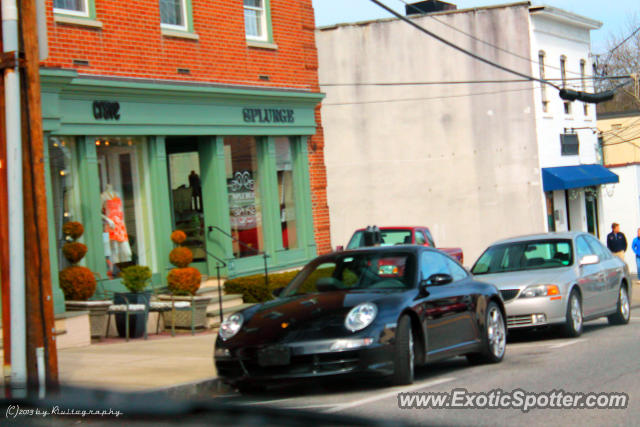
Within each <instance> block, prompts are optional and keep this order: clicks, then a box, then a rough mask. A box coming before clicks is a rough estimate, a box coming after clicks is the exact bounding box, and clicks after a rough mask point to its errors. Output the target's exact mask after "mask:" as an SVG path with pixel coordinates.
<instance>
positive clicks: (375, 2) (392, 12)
mask: <svg viewBox="0 0 640 427" xmlns="http://www.w3.org/2000/svg"><path fill="white" fill-rule="evenodd" d="M370 1H371V2H372V3H374V4H376V5H378V6H380V7H381V8H383V9H384V10H386V11H387V12H389V13H391V14H392V15H394V16H395V17H396V18H398V19H400V20H402V21H404V22H406V23H407V24H409V25H411V26H412V27H415V28H416V29H418V30H419V31H421V32H423V33H425V34H427V35H428V36H431V37H433V38H434V39H436V40H438V41H439V42H441V43H444V44H446V45H447V46H449V47H451V48H453V49H455V50H457V51H459V52H462V53H464V54H465V55H468V56H470V57H472V58H474V59H476V60H478V61H480V62H484V63H485V64H487V65H490V66H492V67H494V68H497V69H499V70H502V71H505V72H507V73H511V74H513V75H516V76H518V77H522V78H524V79H527V80H530V81H535V82H539V83H542V84H546V85H549V86H552V87H554V88H556V89H557V90H560V87H559V86H557V85H555V84H553V83H551V82H549V81H547V80H543V79H539V78H537V77H533V76H529V75H527V74H524V73H521V72H519V71H516V70H513V69H511V68H508V67H505V66H504V65H500V64H498V63H497V62H493V61H491V60H489V59H486V58H484V57H482V56H480V55H477V54H475V53H473V52H471V51H468V50H466V49H464V48H462V47H460V46H458V45H456V44H454V43H452V42H450V41H449V40H447V39H444V38H442V37H440V36H439V35H437V34H435V33H433V32H431V31H429V30H427V29H426V28H424V27H423V26H421V25H418V24H416V23H415V22H413V21H412V20H410V19H408V18H407V17H405V16H403V15H402V14H400V13H398V12H396V11H395V10H393V9H392V8H390V7H389V6H387V5H386V4H384V3H382V2H380V1H378V0H370Z"/></svg>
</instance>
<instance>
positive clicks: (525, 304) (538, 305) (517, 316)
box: [504, 295, 567, 329]
mask: <svg viewBox="0 0 640 427" xmlns="http://www.w3.org/2000/svg"><path fill="white" fill-rule="evenodd" d="M504 307H505V310H506V312H507V328H509V329H517V328H532V327H534V328H535V327H540V326H546V325H551V324H557V323H564V322H565V321H566V313H567V303H566V297H565V296H560V295H554V296H549V297H535V298H515V299H512V300H511V301H507V302H506V303H505V304H504ZM542 317H544V320H542V319H541V318H542Z"/></svg>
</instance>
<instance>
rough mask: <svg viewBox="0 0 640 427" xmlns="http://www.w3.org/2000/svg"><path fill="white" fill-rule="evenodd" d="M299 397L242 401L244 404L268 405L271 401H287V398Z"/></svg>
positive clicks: (290, 398) (288, 398)
mask: <svg viewBox="0 0 640 427" xmlns="http://www.w3.org/2000/svg"><path fill="white" fill-rule="evenodd" d="M293 399H297V397H287V398H286V399H275V400H258V401H256V402H242V404H243V405H268V404H270V403H276V402H286V401H287V400H293Z"/></svg>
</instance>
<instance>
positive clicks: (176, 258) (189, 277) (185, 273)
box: [167, 230, 202, 295]
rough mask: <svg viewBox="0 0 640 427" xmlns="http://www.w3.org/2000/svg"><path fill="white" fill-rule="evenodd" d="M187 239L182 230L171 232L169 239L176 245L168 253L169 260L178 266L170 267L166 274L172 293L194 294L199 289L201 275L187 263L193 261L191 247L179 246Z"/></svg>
mask: <svg viewBox="0 0 640 427" xmlns="http://www.w3.org/2000/svg"><path fill="white" fill-rule="evenodd" d="M186 240H187V235H186V234H185V233H184V231H182V230H175V231H174V232H173V233H171V241H172V242H173V243H175V244H176V245H177V246H176V247H175V248H173V250H172V251H171V253H169V261H170V262H171V264H173V265H175V266H176V267H178V268H174V269H172V270H171V271H170V272H169V274H168V275H167V283H168V288H169V290H170V291H171V293H172V294H173V295H195V294H196V292H197V291H198V289H200V283H201V281H202V275H201V274H200V272H199V271H198V270H197V269H196V268H193V267H189V264H191V262H192V261H193V252H191V249H189V248H187V247H184V246H180V245H181V244H182V243H184V242H185V241H186Z"/></svg>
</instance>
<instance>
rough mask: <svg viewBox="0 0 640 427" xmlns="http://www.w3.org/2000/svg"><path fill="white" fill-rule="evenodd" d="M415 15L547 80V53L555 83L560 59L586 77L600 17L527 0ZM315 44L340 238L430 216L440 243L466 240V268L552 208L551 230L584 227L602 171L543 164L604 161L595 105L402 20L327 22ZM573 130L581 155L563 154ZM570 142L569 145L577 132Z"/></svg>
mask: <svg viewBox="0 0 640 427" xmlns="http://www.w3.org/2000/svg"><path fill="white" fill-rule="evenodd" d="M412 19H414V20H415V22H416V23H418V24H419V25H421V26H423V27H425V28H428V29H429V30H431V31H432V32H434V33H436V34H438V35H440V36H441V37H444V38H445V39H447V40H450V41H452V42H453V43H455V44H457V45H459V46H461V47H463V48H465V49H468V50H471V51H473V52H474V53H476V54H478V55H480V56H482V57H484V58H487V59H490V60H492V61H494V62H497V63H499V64H501V65H503V66H505V67H509V68H511V69H513V70H516V71H518V72H520V73H523V74H527V75H536V76H537V75H539V73H540V72H541V70H540V67H539V65H538V62H537V61H538V52H539V51H543V52H544V57H545V67H544V73H545V74H546V78H557V79H559V80H558V82H559V85H561V80H560V79H561V73H560V70H559V69H560V66H561V65H560V64H561V57H563V56H564V57H565V58H566V60H565V62H564V67H565V69H566V74H567V85H569V84H573V83H574V80H569V78H570V76H571V77H579V76H580V74H579V73H581V72H582V71H581V62H580V61H581V60H584V73H585V74H586V75H588V74H589V71H588V70H591V65H590V64H591V62H590V57H589V31H590V30H592V29H595V28H599V26H600V23H599V22H597V21H592V20H590V19H587V18H583V17H579V16H576V15H572V14H569V13H567V12H564V11H560V10H558V9H554V8H547V7H531V5H530V3H529V2H521V3H515V4H509V5H499V6H489V7H483V8H475V9H467V10H457V11H443V12H438V13H432V14H428V15H426V14H422V15H415V16H412ZM316 41H317V44H318V55H319V66H320V84H321V86H322V90H323V91H324V92H325V93H326V94H327V96H326V99H325V100H324V102H323V107H322V116H323V117H322V120H323V123H324V134H325V162H326V165H327V176H328V185H327V193H328V201H329V208H330V211H331V236H332V243H333V245H334V246H335V245H340V244H344V243H346V241H347V239H348V238H349V236H350V235H351V233H352V232H353V230H354V229H356V228H359V227H362V226H364V225H367V224H377V225H381V226H383V225H426V226H429V227H430V228H431V230H432V232H433V234H434V237H435V240H436V243H438V244H439V245H440V246H462V248H463V250H464V251H465V260H466V261H467V264H470V263H472V262H473V261H474V260H475V259H476V258H477V257H478V256H479V255H480V253H481V251H482V250H484V249H485V248H486V247H487V246H488V245H489V244H490V243H491V242H493V241H494V240H496V239H499V238H502V237H507V236H512V235H518V234H525V233H533V232H541V231H546V230H547V229H549V225H550V224H549V223H548V217H547V213H546V212H547V210H549V211H550V213H551V214H552V215H554V216H555V220H554V221H553V223H552V227H551V228H553V227H555V228H556V229H557V230H563V229H566V228H567V227H570V228H571V229H584V230H587V223H588V221H587V213H586V212H587V209H586V206H587V201H586V198H587V196H588V194H587V193H590V191H589V190H587V189H586V188H585V187H586V186H587V185H584V184H585V182H586V184H588V186H590V185H592V184H593V185H596V189H597V188H598V187H597V184H598V183H599V182H600V180H599V179H594V177H593V176H588V177H587V178H588V179H587V180H586V181H584V180H583V181H582V182H578V183H576V182H571V179H570V178H571V176H572V175H575V174H572V172H575V171H576V169H573V168H572V169H570V170H568V173H567V172H566V171H565V170H556V169H547V168H554V167H564V166H570V167H580V166H579V165H582V164H590V163H596V160H597V157H596V147H597V146H596V143H597V138H596V137H595V135H592V134H591V130H589V129H591V128H594V127H595V125H596V123H595V111H594V108H593V106H589V107H588V108H587V111H586V114H585V110H584V109H583V106H582V105H581V104H580V103H578V102H574V103H573V104H572V105H570V107H568V108H571V110H570V111H567V113H565V111H564V108H565V106H564V104H563V103H562V101H561V100H560V98H559V97H558V92H557V90H555V89H553V88H550V87H548V88H546V89H545V90H544V91H545V93H544V94H543V90H542V89H541V88H540V84H538V83H535V84H534V83H532V82H530V81H523V80H522V79H519V78H518V77H517V76H514V75H512V74H509V73H507V72H505V71H502V70H499V69H496V68H494V67H491V66H489V65H487V64H484V63H482V62H479V61H477V60H475V59H472V58H470V57H469V56H467V55H464V54H462V53H460V52H458V51H455V50H453V49H451V48H450V47H448V46H445V45H444V44H442V43H440V42H438V41H436V40H434V39H432V38H430V37H428V36H426V35H424V34H421V33H420V32H418V31H417V30H416V29H415V28H413V27H412V26H410V25H408V24H407V23H405V22H402V21H401V20H399V19H384V20H376V21H368V22H360V23H354V24H340V25H336V26H331V27H326V28H320V29H318V31H317V35H316ZM575 73H578V74H575ZM506 80H509V81H508V82H506ZM477 81H482V83H469V82H477ZM580 81H581V80H576V81H575V82H578V83H579V82H580ZM446 82H457V83H455V84H446ZM543 96H545V98H544V99H543ZM543 100H544V101H545V103H546V104H545V105H546V106H545V109H544V110H543V107H542V105H543V104H542V103H543ZM565 128H567V130H566V131H565ZM577 128H580V129H577ZM583 128H589V129H583ZM571 129H575V133H576V134H577V137H578V140H579V149H578V154H576V155H574V154H571V155H562V153H563V152H562V146H563V144H561V142H560V135H562V134H572V133H573V131H571ZM565 140H566V141H565V142H566V144H565V147H564V148H565V150H567V149H568V150H569V151H568V152H571V151H570V149H571V148H575V147H569V145H571V144H570V142H571V141H575V137H573V136H570V137H565ZM565 152H566V151H565ZM541 168H545V169H542V170H541ZM601 169H603V168H600V169H599V170H598V171H596V172H603V171H602V170H601ZM543 171H545V172H544V175H545V178H544V179H543ZM588 172H589V173H591V172H592V171H588ZM604 172H606V170H605V171H604ZM554 173H558V174H560V175H561V176H560V177H559V178H558V179H557V180H554V179H553V174H554ZM548 174H551V178H552V179H551V180H549V179H548V178H546V176H547V175H548ZM609 178H611V176H609ZM554 181H558V182H555V185H556V186H559V187H562V188H561V191H554V192H553V193H552V195H553V200H554V203H553V205H549V206H547V204H546V202H545V192H544V191H543V185H549V186H552V184H553V183H554ZM576 185H578V187H576ZM565 190H566V191H565ZM596 191H599V190H596ZM565 200H566V201H567V202H563V201H565ZM567 207H568V209H567ZM567 212H568V217H569V221H567ZM596 215H597V214H596Z"/></svg>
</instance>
